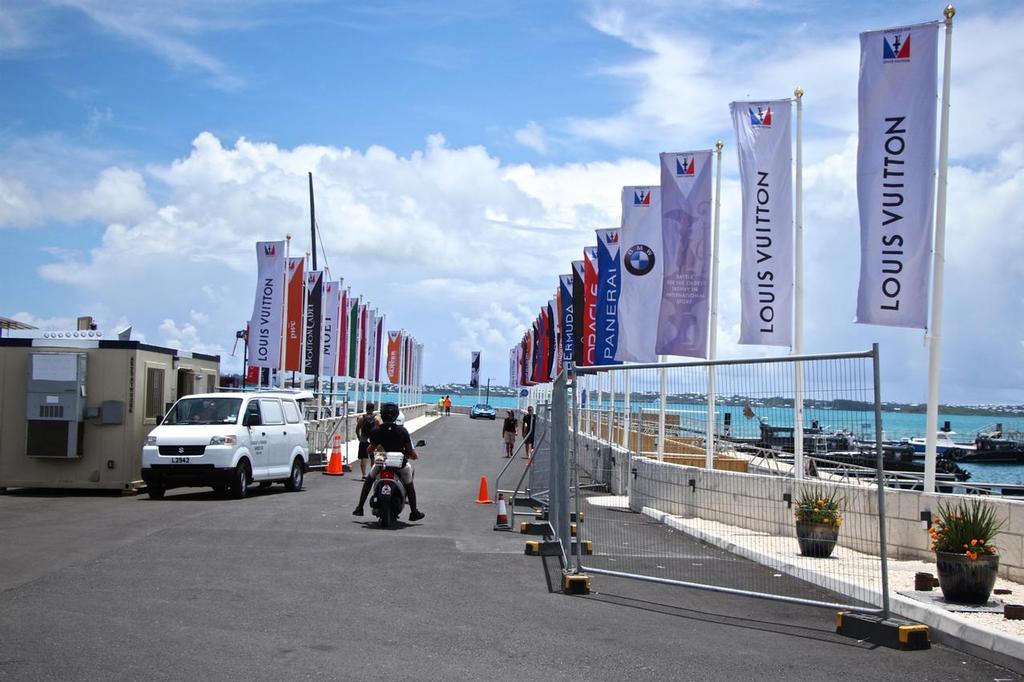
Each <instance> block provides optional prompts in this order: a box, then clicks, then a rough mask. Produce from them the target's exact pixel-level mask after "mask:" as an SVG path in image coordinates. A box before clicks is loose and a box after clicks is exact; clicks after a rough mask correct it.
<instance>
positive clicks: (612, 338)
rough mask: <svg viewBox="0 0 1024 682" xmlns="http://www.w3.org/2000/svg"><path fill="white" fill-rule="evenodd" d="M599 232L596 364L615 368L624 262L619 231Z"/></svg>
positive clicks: (614, 229) (612, 229) (617, 229)
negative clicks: (620, 253)
mask: <svg viewBox="0 0 1024 682" xmlns="http://www.w3.org/2000/svg"><path fill="white" fill-rule="evenodd" d="M596 232H597V272H598V278H597V315H596V322H597V336H596V339H595V342H594V347H595V351H594V364H596V365H614V364H616V360H615V358H616V356H617V354H618V348H619V291H620V288H621V287H620V285H621V282H622V261H621V259H620V258H619V228H617V227H615V228H611V229H607V230H596Z"/></svg>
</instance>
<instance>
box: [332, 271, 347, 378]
mask: <svg viewBox="0 0 1024 682" xmlns="http://www.w3.org/2000/svg"><path fill="white" fill-rule="evenodd" d="M348 299H349V291H348V289H346V290H344V291H342V292H341V305H340V306H338V311H339V312H338V362H337V364H336V365H335V369H334V374H335V376H345V374H347V372H346V371H345V370H347V369H348V309H349V301H348Z"/></svg>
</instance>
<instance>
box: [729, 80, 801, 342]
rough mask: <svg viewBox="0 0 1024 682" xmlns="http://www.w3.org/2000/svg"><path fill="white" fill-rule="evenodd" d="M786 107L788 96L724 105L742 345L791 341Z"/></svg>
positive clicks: (790, 148) (790, 167)
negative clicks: (731, 154)
mask: <svg viewBox="0 0 1024 682" xmlns="http://www.w3.org/2000/svg"><path fill="white" fill-rule="evenodd" d="M792 108H793V107H792V102H791V101H790V100H788V99H787V100H774V101H761V102H733V103H731V104H730V105H729V109H730V110H731V111H732V124H733V129H734V130H735V131H736V148H737V150H738V152H739V158H740V188H741V192H742V196H743V229H742V246H741V249H742V250H741V266H740V307H741V313H740V340H739V342H740V343H743V344H754V345H761V346H792V345H793V146H792V141H791V140H792V136H791V134H790V125H789V121H790V113H791V111H792Z"/></svg>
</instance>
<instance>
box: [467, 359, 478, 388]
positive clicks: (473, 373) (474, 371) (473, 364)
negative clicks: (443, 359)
mask: <svg viewBox="0 0 1024 682" xmlns="http://www.w3.org/2000/svg"><path fill="white" fill-rule="evenodd" d="M469 355H470V357H469V387H470V388H480V351H478V350H475V351H473V352H472V353H470V354H469Z"/></svg>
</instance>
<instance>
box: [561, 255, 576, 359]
mask: <svg viewBox="0 0 1024 682" xmlns="http://www.w3.org/2000/svg"><path fill="white" fill-rule="evenodd" d="M572 279H573V276H572V275H559V276H558V300H559V302H560V303H561V311H560V315H561V317H562V342H561V345H559V349H560V350H559V352H560V353H561V355H562V367H563V368H564V367H565V366H566V365H567V364H568V363H570V362H573V353H574V349H575V348H576V318H575V317H574V315H573V290H572Z"/></svg>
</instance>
